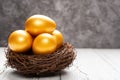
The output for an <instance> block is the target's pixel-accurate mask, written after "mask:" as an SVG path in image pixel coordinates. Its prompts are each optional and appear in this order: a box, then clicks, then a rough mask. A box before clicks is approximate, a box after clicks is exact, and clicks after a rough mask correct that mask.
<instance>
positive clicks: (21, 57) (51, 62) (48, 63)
mask: <svg viewBox="0 0 120 80" xmlns="http://www.w3.org/2000/svg"><path fill="white" fill-rule="evenodd" d="M6 58H7V65H8V66H10V67H11V68H14V69H16V70H17V71H18V72H20V73H22V74H24V75H41V74H49V73H55V72H58V71H60V70H62V69H64V68H66V67H68V66H69V65H70V64H71V63H72V62H73V60H74V59H75V53H74V48H73V46H72V45H71V44H70V43H63V45H62V46H61V47H60V48H59V49H57V50H56V51H55V52H54V53H52V54H47V55H33V53H32V50H29V51H28V52H25V53H16V52H13V51H12V50H10V49H9V48H8V49H7V52H6Z"/></svg>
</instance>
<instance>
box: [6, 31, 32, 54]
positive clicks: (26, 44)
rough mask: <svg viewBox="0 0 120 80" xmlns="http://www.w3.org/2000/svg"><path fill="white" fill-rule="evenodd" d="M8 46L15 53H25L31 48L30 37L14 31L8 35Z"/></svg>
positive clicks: (26, 33) (24, 32) (27, 34)
mask: <svg viewBox="0 0 120 80" xmlns="http://www.w3.org/2000/svg"><path fill="white" fill-rule="evenodd" d="M8 46H9V48H10V49H11V50H13V51H15V52H25V51H27V50H29V49H30V48H31V47H32V37H31V35H30V34H29V33H28V32H26V31H24V30H16V31H14V32H12V33H11V34H10V35H9V37H8Z"/></svg>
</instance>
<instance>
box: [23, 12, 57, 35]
mask: <svg viewBox="0 0 120 80" xmlns="http://www.w3.org/2000/svg"><path fill="white" fill-rule="evenodd" d="M55 28H56V23H55V21H54V20H52V19H51V18H49V17H47V16H44V15H39V14H38V15H33V16H31V17H29V18H28V19H27V20H26V22H25V30H26V31H27V32H29V33H30V34H31V35H33V36H37V35H38V34H40V33H52V32H53V31H54V30H55Z"/></svg>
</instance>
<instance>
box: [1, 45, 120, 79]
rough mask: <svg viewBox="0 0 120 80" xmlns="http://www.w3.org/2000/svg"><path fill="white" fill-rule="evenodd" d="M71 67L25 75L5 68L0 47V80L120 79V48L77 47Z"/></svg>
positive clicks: (2, 51)
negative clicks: (49, 73) (44, 73)
mask: <svg viewBox="0 0 120 80" xmlns="http://www.w3.org/2000/svg"><path fill="white" fill-rule="evenodd" d="M76 54H77V57H76V59H75V61H74V62H73V64H71V65H70V67H69V68H66V69H65V70H64V71H63V72H61V73H60V74H57V75H53V76H45V77H24V76H22V75H20V74H18V73H17V72H16V71H15V70H13V69H11V68H9V67H8V68H7V69H5V67H4V64H5V61H6V58H5V53H4V48H3V47H1V48H0V72H1V73H0V80H120V49H76ZM3 70H5V71H4V72H2V71H3Z"/></svg>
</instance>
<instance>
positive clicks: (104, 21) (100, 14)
mask: <svg viewBox="0 0 120 80" xmlns="http://www.w3.org/2000/svg"><path fill="white" fill-rule="evenodd" d="M33 14H43V15H46V16H49V17H51V18H52V19H54V20H55V21H56V23H57V29H59V30H60V31H61V32H62V33H63V35H64V39H65V41H68V42H70V43H72V44H73V45H74V46H75V47H80V48H120V0H0V46H7V37H8V35H9V34H10V33H11V32H12V31H14V30H16V29H24V22H25V20H26V19H27V18H28V17H29V16H31V15H33Z"/></svg>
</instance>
